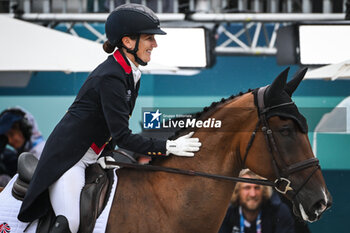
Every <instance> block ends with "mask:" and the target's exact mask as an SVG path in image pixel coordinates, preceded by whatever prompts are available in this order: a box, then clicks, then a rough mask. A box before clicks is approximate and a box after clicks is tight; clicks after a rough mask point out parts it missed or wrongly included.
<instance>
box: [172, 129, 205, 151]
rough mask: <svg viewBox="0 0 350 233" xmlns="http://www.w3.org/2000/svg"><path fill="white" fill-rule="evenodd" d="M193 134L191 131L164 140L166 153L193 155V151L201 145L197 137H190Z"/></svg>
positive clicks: (197, 149)
mask: <svg viewBox="0 0 350 233" xmlns="http://www.w3.org/2000/svg"><path fill="white" fill-rule="evenodd" d="M193 134H194V132H191V133H189V134H187V135H185V136H182V137H179V138H178V139H176V140H168V141H167V142H166V154H167V155H169V154H174V155H177V156H187V157H193V156H194V153H193V152H196V151H199V148H200V146H201V145H202V143H200V142H199V139H198V138H191V137H192V135H193Z"/></svg>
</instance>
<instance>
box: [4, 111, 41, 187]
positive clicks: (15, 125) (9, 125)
mask: <svg viewBox="0 0 350 233" xmlns="http://www.w3.org/2000/svg"><path fill="white" fill-rule="evenodd" d="M44 144H45V140H44V139H43V137H42V135H41V133H40V131H39V129H38V125H37V123H36V122H35V120H34V117H33V116H32V115H31V114H30V113H29V112H27V111H25V110H24V109H22V108H19V107H15V108H9V109H6V110H4V111H3V112H2V113H1V114H0V186H5V185H6V184H7V182H8V181H9V178H10V177H12V176H13V175H14V174H16V172H17V160H18V156H19V155H20V154H21V153H22V152H31V153H33V154H34V155H35V156H36V157H37V158H39V157H40V155H41V152H42V150H43V147H44ZM7 145H9V146H11V147H12V150H11V149H9V148H7Z"/></svg>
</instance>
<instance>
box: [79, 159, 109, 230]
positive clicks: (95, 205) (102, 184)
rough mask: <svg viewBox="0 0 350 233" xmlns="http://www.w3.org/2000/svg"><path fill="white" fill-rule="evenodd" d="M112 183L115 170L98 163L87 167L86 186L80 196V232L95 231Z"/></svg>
mask: <svg viewBox="0 0 350 233" xmlns="http://www.w3.org/2000/svg"><path fill="white" fill-rule="evenodd" d="M107 173H112V175H108V174H107ZM110 179H111V180H110ZM111 184H113V170H107V171H105V170H103V169H102V168H101V166H100V165H99V164H97V163H96V164H93V165H91V166H89V167H88V168H86V170H85V186H84V188H83V190H82V192H81V196H80V227H79V232H84V233H89V232H93V229H94V226H95V222H96V219H97V218H98V216H99V215H100V214H101V212H102V210H103V208H104V207H105V205H106V204H107V200H108V197H109V194H110V189H111V187H112V185H111Z"/></svg>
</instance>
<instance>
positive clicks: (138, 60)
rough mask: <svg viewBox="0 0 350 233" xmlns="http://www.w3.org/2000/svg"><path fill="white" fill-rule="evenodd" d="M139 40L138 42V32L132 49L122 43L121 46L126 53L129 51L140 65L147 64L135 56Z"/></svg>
mask: <svg viewBox="0 0 350 233" xmlns="http://www.w3.org/2000/svg"><path fill="white" fill-rule="evenodd" d="M139 42H140V34H138V35H137V38H136V44H135V48H134V49H129V48H127V47H126V46H124V45H123V47H124V48H125V49H126V51H127V52H128V53H131V54H132V55H134V57H135V61H136V62H137V63H138V64H140V65H141V66H145V65H147V62H144V61H142V60H141V59H140V58H139V57H138V56H137V54H136V53H137V51H138V50H139Z"/></svg>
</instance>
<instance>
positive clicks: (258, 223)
mask: <svg viewBox="0 0 350 233" xmlns="http://www.w3.org/2000/svg"><path fill="white" fill-rule="evenodd" d="M239 215H240V228H241V231H240V233H244V227H245V225H247V224H245V223H249V222H248V221H246V220H245V219H244V216H243V213H242V207H241V206H240V207H239ZM256 233H261V211H260V212H259V215H258V217H257V218H256Z"/></svg>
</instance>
